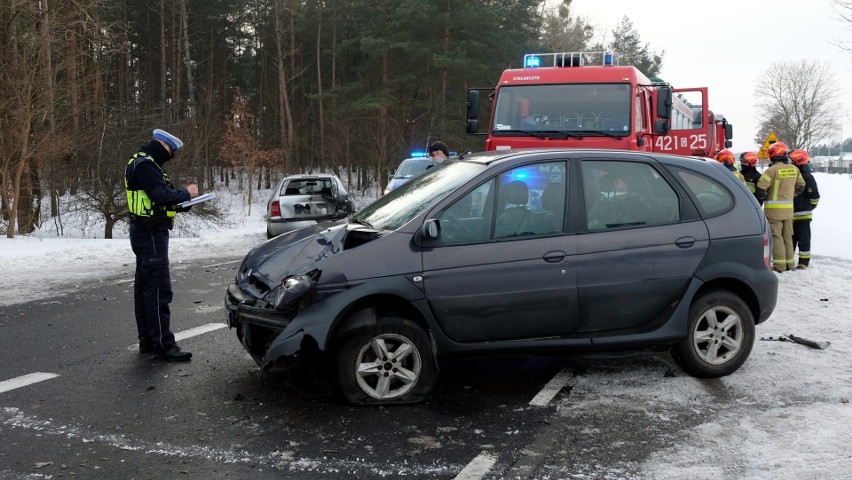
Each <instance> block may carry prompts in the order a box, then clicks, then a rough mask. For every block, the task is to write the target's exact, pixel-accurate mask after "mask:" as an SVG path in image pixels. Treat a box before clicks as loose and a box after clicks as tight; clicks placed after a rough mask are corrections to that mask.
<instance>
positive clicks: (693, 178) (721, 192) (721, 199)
mask: <svg viewBox="0 0 852 480" xmlns="http://www.w3.org/2000/svg"><path fill="white" fill-rule="evenodd" d="M677 175H678V176H679V177H680V179H681V180H683V184H684V186H685V187H686V188H687V190H690V191H691V192H692V195H693V197H694V198H695V199H696V200H697V201H698V209H699V210H701V216H703V217H715V216H717V215H721V214H723V213H725V212H727V211H728V210H730V209H731V208H733V206H734V197H733V196H732V195H731V192H729V191H728V189H727V188H725V187H723V186H722V185H721V184H720V183H719V182H717V181H715V180H713V179H711V178H709V177H705V176H704V175H699V174H697V173H694V172H691V171H689V170H683V169H677Z"/></svg>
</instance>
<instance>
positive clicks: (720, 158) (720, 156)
mask: <svg viewBox="0 0 852 480" xmlns="http://www.w3.org/2000/svg"><path fill="white" fill-rule="evenodd" d="M716 161H717V162H719V163H721V164H722V165H724V166H725V167H726V168H727V169H728V170H730V171H731V172H732V173H733V174H734V176H735V177H737V178H738V179H739V180H740V181H741V182H743V184H745V183H746V181H745V177H743V174H742V173H740V172H738V171H737V167H735V166H734V154H733V153H731V151H730V150H728V149H727V148H726V149H724V150H721V151H720V152H719V153H717V154H716Z"/></svg>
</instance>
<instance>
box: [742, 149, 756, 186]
mask: <svg viewBox="0 0 852 480" xmlns="http://www.w3.org/2000/svg"><path fill="white" fill-rule="evenodd" d="M740 173H741V174H742V175H743V178H745V184H746V187H748V190H749V191H750V192H751V193H754V191H755V189H757V181H758V180H760V172H758V171H757V154H756V153H754V152H743V153H741V154H740Z"/></svg>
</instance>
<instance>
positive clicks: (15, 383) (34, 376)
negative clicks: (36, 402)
mask: <svg viewBox="0 0 852 480" xmlns="http://www.w3.org/2000/svg"><path fill="white" fill-rule="evenodd" d="M58 376H59V375H58V374H56V373H46V372H35V373H29V374H27V375H21V376H20V377H15V378H10V379H9V380H4V381H2V382H0V393H3V392H8V391H9V390H14V389H16V388H21V387H26V386H27V385H32V384H33V383H38V382H43V381H45V380H50V379H51V378H56V377H58Z"/></svg>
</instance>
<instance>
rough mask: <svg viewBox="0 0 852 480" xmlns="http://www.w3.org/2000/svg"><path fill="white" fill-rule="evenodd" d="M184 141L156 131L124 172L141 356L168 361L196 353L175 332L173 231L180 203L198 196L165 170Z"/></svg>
mask: <svg viewBox="0 0 852 480" xmlns="http://www.w3.org/2000/svg"><path fill="white" fill-rule="evenodd" d="M181 147H183V142H182V141H181V140H180V139H179V138H178V137H176V136H174V135H172V134H170V133H169V132H166V131H165V130H160V129H156V130H154V135H153V138H152V139H151V141H150V142H148V143H147V144H146V145H143V146H142V147H140V148H139V150H138V151H137V152H136V153H135V154H133V156H132V157H130V161H129V162H127V167H126V169H125V172H124V188H125V190H126V192H127V206H128V209H129V210H130V247H131V248H132V249H133V253H134V254H135V255H136V277H135V282H134V285H133V304H134V309H135V312H136V328H137V331H138V333H139V353H153V354H154V356H155V357H156V358H160V359H162V360H177V361H185V360H189V359H190V358H191V357H192V353H190V352H187V351H183V350H181V349H180V347H178V346H177V344H176V343H175V336H174V334H172V332H171V330H170V316H171V313H170V310H169V303H171V301H172V284H171V278H170V277H169V230H171V229H172V227H173V225H174V216H175V212H176V211H185V210H188V208H187V209H179V208H176V207H175V205H177V204H178V203H181V202H184V201H187V200H189V199H190V198H192V197H195V196H197V195H198V187H196V186H195V185H192V184H189V185H187V187H186V188H182V189H180V190H176V189H175V188H174V187H173V186H172V183H171V182H170V181H169V176H168V175H167V174H166V172H164V171H163V164H165V163H166V162H168V161H169V160H171V159H172V158H174V155H175V153H176V152H177V151H178V150H180V149H181Z"/></svg>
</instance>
